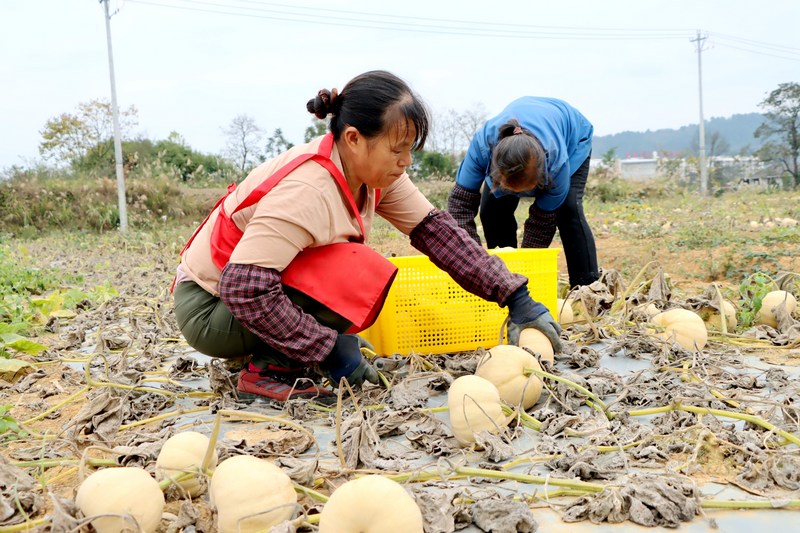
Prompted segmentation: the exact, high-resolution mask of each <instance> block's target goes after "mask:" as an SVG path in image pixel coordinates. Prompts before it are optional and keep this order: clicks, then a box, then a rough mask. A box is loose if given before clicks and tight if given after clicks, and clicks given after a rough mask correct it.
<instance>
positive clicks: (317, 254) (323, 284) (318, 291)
mask: <svg viewBox="0 0 800 533" xmlns="http://www.w3.org/2000/svg"><path fill="white" fill-rule="evenodd" d="M332 151H333V134H331V133H328V134H327V135H326V136H325V138H324V139H323V140H322V142H321V143H320V146H319V150H318V151H317V153H307V154H302V155H299V156H297V157H296V158H294V159H292V160H291V161H289V163H287V164H286V165H284V166H283V167H281V168H279V169H278V170H277V171H276V172H275V173H273V174H272V175H270V176H269V178H267V179H266V180H264V181H263V182H262V183H261V184H260V185H259V186H258V187H256V188H255V189H253V191H252V192H251V193H250V194H249V195H248V196H247V198H245V200H244V201H243V202H242V203H240V204H239V205H238V206H237V207H236V209H234V210H233V212H231V213H230V215H229V214H227V213H226V212H225V204H224V203H223V202H224V201H225V199H226V198H227V197H228V196H229V195H230V194H231V193H232V192H233V191H234V190H236V185H235V184H233V183H231V184H230V185H229V186H228V192H227V193H226V194H225V195H224V196H223V197H222V198H220V199H219V201H218V202H217V203H216V204H215V205H214V207H213V208H212V210H211V213H213V212H214V209H217V208H218V207H219V216H218V217H217V220H216V223H215V224H214V228H213V230H212V232H211V259H212V261H213V262H214V265H216V267H217V268H219V269H220V271H221V270H222V269H223V268H224V267H225V265H226V264H228V261H229V260H230V257H231V254H232V253H233V250H234V248H236V245H237V244H238V243H239V241H240V240H241V238H242V235H243V234H244V232H243V231H242V230H240V229H239V227H238V226H237V225H236V224H235V223H234V221H233V219H232V217H233V215H234V214H235V213H237V212H238V211H240V210H242V209H244V208H246V207H250V206H251V205H254V204H256V203H257V202H258V201H259V200H261V198H263V197H264V195H265V194H267V193H268V192H269V191H270V190H272V188H273V187H275V185H277V184H278V183H279V182H280V181H281V180H282V179H283V178H285V177H286V176H287V175H288V174H289V173H290V172H292V171H293V170H294V169H296V168H297V167H298V166H300V165H301V164H303V163H305V162H306V161H308V160H311V161H315V162H316V163H318V164H320V165H322V166H323V167H324V168H325V169H326V170H327V171H328V172H330V174H331V176H332V177H333V179H335V180H336V183H337V184H338V185H339V188H340V189H341V190H342V193H343V194H344V196H345V198H346V199H347V202H348V206H349V207H350V211H351V212H352V213H353V215H354V216H355V218H356V220H357V221H358V225H359V227H360V228H361V237H360V238H359V240H358V242H343V243H335V244H329V245H326V246H320V247H316V248H306V249H305V250H303V251H302V252H300V253H299V254H297V256H295V258H294V259H293V260H292V262H291V263H289V265H288V266H287V267H286V268H285V269H284V270H283V272H281V281H282V282H283V283H284V284H285V285H288V286H289V287H292V288H294V289H297V290H299V291H301V292H303V293H304V294H306V295H308V296H310V297H312V298H314V299H315V300H317V301H318V302H320V303H322V304H323V305H325V306H326V307H328V308H329V309H331V310H333V311H335V312H336V313H338V314H340V315H341V316H343V317H344V318H346V319H347V320H349V321H350V322H352V323H353V327H352V328H351V329H350V330H349V331H348V332H349V333H355V332H358V331H362V330H364V329H366V328H368V327H369V326H371V325H372V324H373V322H375V319H376V318H378V314H379V313H380V311H381V308H382V307H383V303H384V301H385V300H386V295H387V294H388V292H389V288H390V287H391V285H392V282H393V281H394V278H395V276H396V275H397V267H396V266H394V265H393V264H392V263H391V262H389V261H388V260H387V259H386V258H384V257H383V256H381V255H380V254H379V253H377V252H376V251H374V250H373V249H371V248H369V247H368V246H366V245H365V244H363V243H364V223H363V221H362V220H361V215H360V214H359V212H358V208H357V207H356V203H355V200H354V199H353V195H352V194H351V193H350V187H349V186H348V185H347V180H346V179H345V177H344V175H342V173H341V172H340V171H339V169H338V168H337V167H336V165H335V164H334V163H333V161H331V159H330V156H331V153H332ZM379 194H380V191H376V198H375V202H376V204H377V202H378V198H379V196H378V195H379ZM211 213H209V215H208V216H207V217H206V219H205V220H204V221H203V222H202V223H201V224H200V226H199V227H198V228H197V229H196V230H195V232H194V234H192V236H191V238H190V239H189V242H187V243H186V246H184V247H183V250H182V251H181V255H183V253H184V252H185V251H186V250H187V249H188V248H189V245H191V244H192V241H193V240H194V238H195V236H196V235H197V233H198V232H199V231H200V228H202V227H203V226H204V225H205V224H206V222H208V219H209V217H210V216H211Z"/></svg>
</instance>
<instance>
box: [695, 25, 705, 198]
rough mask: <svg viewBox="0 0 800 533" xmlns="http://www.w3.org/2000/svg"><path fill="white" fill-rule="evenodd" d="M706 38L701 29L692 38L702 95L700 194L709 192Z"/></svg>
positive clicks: (700, 93)
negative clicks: (704, 65)
mask: <svg viewBox="0 0 800 533" xmlns="http://www.w3.org/2000/svg"><path fill="white" fill-rule="evenodd" d="M705 40H706V38H705V37H703V36H701V35H700V30H697V38H695V39H692V40H691V42H693V43H694V42H696V43H697V84H698V88H699V97H700V143H699V145H700V150H699V152H700V194H701V195H702V196H706V195H707V194H708V167H707V166H706V124H705V120H704V119H703V59H702V57H703V41H705Z"/></svg>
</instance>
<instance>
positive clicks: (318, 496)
mask: <svg viewBox="0 0 800 533" xmlns="http://www.w3.org/2000/svg"><path fill="white" fill-rule="evenodd" d="M293 485H294V490H295V492H297V493H299V494H305V495H306V496H308V497H309V498H311V499H313V500H317V501H318V502H322V503H326V502H327V501H328V497H327V496H325V495H324V494H322V493H321V492H317V491H315V490H314V489H310V488H308V487H304V486H303V485H299V484H297V483H293Z"/></svg>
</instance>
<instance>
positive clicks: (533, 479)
mask: <svg viewBox="0 0 800 533" xmlns="http://www.w3.org/2000/svg"><path fill="white" fill-rule="evenodd" d="M454 472H455V473H456V474H461V475H464V476H472V477H485V478H492V479H505V480H508V481H519V482H520V483H532V484H536V485H553V486H555V487H566V488H568V489H577V490H584V491H587V492H601V491H602V490H603V489H604V488H605V487H604V486H603V485H600V484H599V483H587V482H586V481H575V480H572V479H558V478H552V477H542V476H533V475H530V474H519V473H516V472H502V471H499V470H485V469H482V468H470V467H466V466H458V467H456V468H455V470H454Z"/></svg>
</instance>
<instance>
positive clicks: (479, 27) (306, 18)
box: [128, 0, 690, 40]
mask: <svg viewBox="0 0 800 533" xmlns="http://www.w3.org/2000/svg"><path fill="white" fill-rule="evenodd" d="M179 1H182V2H184V3H187V4H193V5H201V6H207V7H191V6H186V5H183V6H182V5H173V4H165V3H162V2H157V1H147V0H128V2H129V3H133V4H143V5H149V6H155V7H162V8H169V9H178V10H183V11H196V12H204V13H214V14H223V15H231V16H239V17H245V18H259V19H269V20H280V21H287V22H299V23H308V24H317V25H323V26H343V27H354V28H366V29H373V30H376V29H379V30H392V31H404V32H416V33H433V34H439V35H469V36H471V37H506V38H508V37H512V38H527V39H543V38H545V39H588V40H654V39H674V38H685V37H687V36H688V35H690V32H689V31H688V30H655V31H651V30H643V29H637V30H621V29H605V30H603V29H593V30H591V31H592V32H609V31H628V32H631V33H628V34H610V33H590V32H586V31H583V30H580V29H579V28H576V29H574V30H573V31H570V32H565V31H562V30H561V29H559V30H558V31H553V30H552V29H550V28H548V29H546V30H540V31H529V30H528V31H521V30H513V29H503V25H500V24H491V23H484V22H479V21H459V22H458V23H459V24H474V25H475V26H474V27H463V26H462V27H459V26H452V25H450V26H448V25H446V24H441V25H438V26H437V25H431V24H418V23H407V22H394V21H385V20H376V19H369V18H352V17H331V16H322V15H312V14H305V13H295V12H286V11H281V10H274V9H263V8H249V7H237V6H230V5H223V4H218V3H214V2H202V1H197V0H179ZM231 7H233V8H234V9H240V10H245V11H249V12H239V11H228V10H225V9H230V8H231ZM218 8H219V9H218ZM223 8H224V9H223ZM327 11H335V10H327ZM336 12H338V11H336ZM265 13H275V14H276V15H275V14H273V15H268V14H265ZM278 15H280V16H278ZM377 16H379V17H389V16H390V15H377ZM297 17H302V18H297ZM425 20H426V21H429V22H432V23H437V22H440V20H439V19H425ZM491 25H494V26H498V29H488V30H487V26H491ZM505 26H506V27H508V28H510V27H512V25H505ZM513 27H526V26H523V25H513ZM658 31H668V32H670V33H657V32H658ZM634 32H635V33H634Z"/></svg>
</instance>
